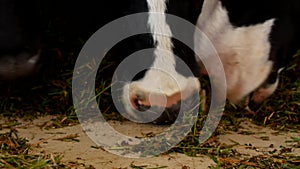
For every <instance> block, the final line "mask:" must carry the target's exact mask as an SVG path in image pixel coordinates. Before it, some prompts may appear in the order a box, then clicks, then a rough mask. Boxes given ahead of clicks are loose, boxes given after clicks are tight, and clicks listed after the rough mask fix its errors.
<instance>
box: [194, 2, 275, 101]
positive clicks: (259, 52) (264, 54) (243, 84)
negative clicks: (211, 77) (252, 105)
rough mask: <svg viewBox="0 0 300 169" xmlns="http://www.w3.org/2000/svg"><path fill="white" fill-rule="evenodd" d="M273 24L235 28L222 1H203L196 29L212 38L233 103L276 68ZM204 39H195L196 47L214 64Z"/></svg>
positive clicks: (270, 21)
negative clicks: (272, 44)
mask: <svg viewBox="0 0 300 169" xmlns="http://www.w3.org/2000/svg"><path fill="white" fill-rule="evenodd" d="M273 23H274V19H270V20H266V21H265V22H264V23H261V24H256V25H251V26H244V27H234V26H233V25H232V24H231V23H230V20H229V17H228V12H227V10H226V9H225V8H224V7H223V6H222V3H221V1H220V0H205V1H204V4H203V8H202V13H201V15H200V16H199V18H198V21H197V26H198V27H199V28H200V30H201V31H203V32H204V33H205V34H206V35H207V36H208V37H209V39H210V40H211V42H212V43H213V45H214V46H215V48H216V50H217V52H218V54H219V56H220V59H221V61H222V63H223V66H224V70H225V74H226V81H227V97H228V99H230V100H231V101H233V102H237V101H239V100H241V99H243V98H244V97H245V96H246V95H248V94H249V93H250V92H252V91H254V90H255V89H257V88H258V87H259V86H260V85H261V84H262V83H263V82H264V81H265V80H266V78H267V76H268V75H269V73H270V71H271V67H272V64H273V63H272V62H271V61H270V60H269V53H270V49H271V45H270V42H269V35H270V32H271V30H272V26H273ZM203 39H204V38H201V37H195V45H196V46H195V47H196V48H198V49H199V51H201V53H202V54H203V56H202V58H203V59H206V60H208V62H213V61H209V59H210V58H211V57H209V53H210V52H209V51H207V49H209V48H206V46H207V44H206V42H205V41H203ZM201 72H205V71H203V70H201ZM215 76H217V72H216V74H215Z"/></svg>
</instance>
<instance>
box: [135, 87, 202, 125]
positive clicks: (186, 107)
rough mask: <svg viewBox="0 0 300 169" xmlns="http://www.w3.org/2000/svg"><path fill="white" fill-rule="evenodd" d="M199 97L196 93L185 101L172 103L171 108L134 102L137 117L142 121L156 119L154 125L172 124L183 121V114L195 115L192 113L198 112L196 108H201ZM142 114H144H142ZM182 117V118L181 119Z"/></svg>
mask: <svg viewBox="0 0 300 169" xmlns="http://www.w3.org/2000/svg"><path fill="white" fill-rule="evenodd" d="M198 97H199V95H198V93H195V94H193V95H191V96H190V97H188V98H185V99H184V100H180V101H178V102H176V103H172V105H171V106H169V107H165V106H164V107H163V106H160V105H151V106H150V105H148V104H145V105H144V104H142V103H141V102H139V101H138V100H134V101H135V104H136V107H135V110H133V111H134V112H135V115H137V116H138V117H136V118H139V119H140V120H143V119H145V120H148V119H150V118H153V117H156V118H155V119H154V120H153V121H151V123H154V124H171V123H174V122H175V121H176V120H177V121H181V120H182V117H183V114H185V113H187V114H190V115H191V114H193V113H191V111H198V110H196V109H195V108H197V107H198V106H199V98H198ZM141 112H142V114H140V113H141ZM180 117H181V118H180Z"/></svg>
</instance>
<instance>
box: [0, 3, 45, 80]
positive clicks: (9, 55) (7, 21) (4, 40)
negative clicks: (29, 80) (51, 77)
mask: <svg viewBox="0 0 300 169" xmlns="http://www.w3.org/2000/svg"><path fill="white" fill-rule="evenodd" d="M39 22H40V19H39V13H38V2H37V1H36V0H29V1H19V0H2V1H1V2H0V81H2V80H15V79H20V78H24V77H26V76H29V75H32V74H34V73H35V72H36V71H37V68H38V63H39V60H40V23H39Z"/></svg>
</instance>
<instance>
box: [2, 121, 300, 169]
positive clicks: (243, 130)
mask: <svg viewBox="0 0 300 169" xmlns="http://www.w3.org/2000/svg"><path fill="white" fill-rule="evenodd" d="M54 118H56V117H55V116H45V117H40V118H37V119H35V120H33V121H24V120H22V119H19V120H18V124H17V125H15V126H14V128H15V129H16V130H17V131H18V135H19V137H23V138H26V139H27V140H29V144H30V145H31V147H32V149H31V150H30V153H32V154H51V155H53V156H57V155H63V158H62V162H63V163H65V164H67V166H68V167H71V168H103V169H117V168H118V169H119V168H121V169H125V168H127V169H131V168H133V169H149V168H152V169H153V168H170V169H177V168H178V169H201V168H209V167H212V168H217V167H218V165H219V164H217V163H216V161H218V163H223V164H224V163H228V164H230V165H231V166H234V165H241V164H244V165H245V166H250V167H258V168H259V164H256V163H253V162H249V161H246V160H243V159H245V158H247V159H250V158H252V157H253V158H254V157H255V158H258V157H259V158H265V159H268V157H271V158H272V159H273V162H274V164H275V163H276V164H278V163H284V161H281V160H283V159H282V158H280V157H281V156H283V155H285V156H289V157H297V158H294V159H291V160H290V162H291V163H294V164H295V165H297V164H298V165H299V163H300V158H299V157H300V129H298V130H294V131H274V130H272V129H270V128H268V127H262V126H257V125H254V124H253V123H252V122H251V121H250V120H249V119H242V122H241V124H240V128H239V130H238V131H237V132H233V131H225V132H223V134H221V135H218V136H215V137H212V138H211V139H210V140H208V142H213V141H216V140H217V141H218V142H219V143H218V144H219V145H227V146H229V147H230V149H222V147H221V148H219V149H221V151H230V152H228V153H229V154H232V155H231V156H228V157H226V158H224V157H221V156H219V157H218V156H215V157H209V156H208V154H207V155H204V154H197V155H196V157H190V156H187V155H184V154H181V153H175V152H171V153H166V154H163V155H160V156H157V157H151V158H135V159H131V158H125V157H121V156H117V155H113V154H111V153H108V152H107V151H105V150H103V149H102V148H100V147H98V146H97V145H96V144H95V143H93V142H92V141H91V140H90V139H89V138H88V136H87V135H86V134H85V133H84V132H83V130H82V128H81V126H80V125H79V124H75V125H71V126H67V127H55V126H54V125H53V121H52V120H51V119H54ZM7 122H8V121H7V120H6V119H5V118H1V120H0V126H1V125H2V126H4V124H6V123H7ZM110 125H111V126H113V127H114V128H115V129H116V130H117V131H119V132H121V133H123V134H126V135H130V136H137V137H143V136H145V133H152V134H155V133H159V132H160V131H163V130H164V129H165V127H163V126H155V125H150V124H147V125H146V124H143V125H142V124H135V123H132V122H128V121H124V122H120V121H110ZM0 129H1V128H0ZM6 131H7V129H4V128H3V129H2V130H0V134H1V133H4V132H6ZM221 151H220V154H221V153H222V152H221ZM232 152H234V153H232ZM234 155H235V156H234ZM213 159H215V160H213ZM276 160H277V161H276ZM0 163H1V161H0ZM223 166H224V165H223Z"/></svg>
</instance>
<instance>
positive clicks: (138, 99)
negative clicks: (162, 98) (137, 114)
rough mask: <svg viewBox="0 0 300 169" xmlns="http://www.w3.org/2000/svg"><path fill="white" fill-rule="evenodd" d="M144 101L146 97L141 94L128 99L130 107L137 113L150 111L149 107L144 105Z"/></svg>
mask: <svg viewBox="0 0 300 169" xmlns="http://www.w3.org/2000/svg"><path fill="white" fill-rule="evenodd" d="M146 100H147V99H146V96H145V94H143V93H137V94H134V95H133V96H132V97H131V99H130V101H131V104H132V106H133V107H134V108H135V109H136V110H139V111H146V110H148V109H150V107H151V106H150V105H147V104H146Z"/></svg>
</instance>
